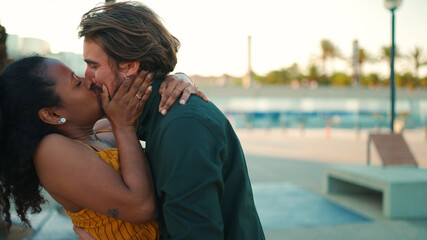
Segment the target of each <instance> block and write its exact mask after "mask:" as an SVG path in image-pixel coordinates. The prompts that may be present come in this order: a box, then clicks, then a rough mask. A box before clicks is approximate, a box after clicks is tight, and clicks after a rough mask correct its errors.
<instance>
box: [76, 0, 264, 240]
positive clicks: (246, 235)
mask: <svg viewBox="0 0 427 240" xmlns="http://www.w3.org/2000/svg"><path fill="white" fill-rule="evenodd" d="M79 36H80V37H84V38H85V39H84V48H83V55H84V59H85V61H86V63H87V69H86V74H85V75H86V77H88V78H94V79H95V81H96V82H97V84H99V85H105V86H106V87H107V89H108V91H109V93H110V96H112V95H114V91H115V89H117V86H119V85H120V82H121V81H123V79H124V78H128V77H132V76H134V75H136V74H137V73H138V72H139V71H142V70H146V71H149V72H151V73H153V76H154V77H153V79H155V81H154V82H153V84H152V87H153V92H156V91H158V90H159V88H160V84H161V82H162V81H163V79H164V78H165V76H166V75H167V74H168V73H169V72H171V71H173V69H174V67H175V65H176V62H177V58H176V52H177V50H178V48H179V41H178V40H177V39H176V38H175V37H174V36H172V35H171V34H170V33H169V32H168V31H167V29H166V28H165V27H164V26H163V24H162V23H161V21H160V20H159V18H158V16H157V15H156V14H155V13H154V12H152V11H151V10H150V9H149V8H147V7H146V6H144V5H142V4H140V3H136V2H130V3H129V2H121V3H116V4H111V5H108V4H107V5H105V6H100V7H95V8H94V9H92V10H91V11H89V12H88V13H86V14H85V15H84V16H83V18H82V21H81V23H80V28H79ZM111 76H114V77H111ZM160 98H161V97H160V96H159V95H157V94H152V95H151V96H150V98H149V100H148V101H147V103H146V105H145V109H144V111H143V112H142V115H141V117H140V120H139V127H138V137H139V138H140V139H141V140H143V141H146V154H147V157H148V159H149V161H150V164H151V168H152V174H153V177H154V184H155V189H156V194H157V198H158V207H159V212H160V216H159V224H160V229H161V236H160V238H161V239H198V240H200V239H203V240H209V239H239V240H240V239H242V240H243V239H245V240H247V239H264V238H265V237H264V233H263V229H262V227H261V223H260V220H259V217H258V213H257V211H256V208H255V204H254V200H253V194H252V189H251V184H250V181H249V177H248V172H247V168H246V162H245V157H244V154H243V151H242V148H241V146H240V142H239V140H238V138H237V136H236V134H235V132H234V130H233V128H232V126H231V125H230V123H229V122H228V120H227V119H226V118H225V116H224V115H223V114H222V113H221V111H220V110H218V108H217V107H216V106H215V105H214V104H212V103H206V102H204V101H203V100H202V99H201V98H191V99H189V100H188V102H187V103H186V105H179V104H174V105H173V106H172V107H171V108H170V110H169V112H168V114H167V115H163V114H162V113H160V112H159V111H158V109H157V106H158V104H159V103H160V101H161V100H160Z"/></svg>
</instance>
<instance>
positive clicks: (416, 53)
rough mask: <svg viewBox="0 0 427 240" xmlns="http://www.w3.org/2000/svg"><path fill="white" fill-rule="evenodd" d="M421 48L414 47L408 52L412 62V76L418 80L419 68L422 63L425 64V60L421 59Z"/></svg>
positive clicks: (426, 63) (426, 61) (426, 62)
mask: <svg viewBox="0 0 427 240" xmlns="http://www.w3.org/2000/svg"><path fill="white" fill-rule="evenodd" d="M422 52H423V50H422V48H421V47H417V46H416V47H415V49H414V50H413V51H411V52H410V58H411V60H412V62H413V64H414V77H415V78H416V79H417V80H418V78H419V69H420V67H421V66H423V65H427V60H423V56H422Z"/></svg>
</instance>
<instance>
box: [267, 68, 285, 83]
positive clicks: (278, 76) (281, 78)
mask: <svg viewBox="0 0 427 240" xmlns="http://www.w3.org/2000/svg"><path fill="white" fill-rule="evenodd" d="M263 80H264V81H263V82H264V83H266V84H289V83H290V81H291V77H290V73H289V71H288V70H287V69H284V68H283V69H281V70H275V71H271V72H269V73H268V74H267V76H266V77H265V78H264V79H263Z"/></svg>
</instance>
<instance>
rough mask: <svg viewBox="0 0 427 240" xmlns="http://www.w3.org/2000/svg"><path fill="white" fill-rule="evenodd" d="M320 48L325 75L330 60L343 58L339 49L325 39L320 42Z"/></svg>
mask: <svg viewBox="0 0 427 240" xmlns="http://www.w3.org/2000/svg"><path fill="white" fill-rule="evenodd" d="M320 47H321V48H322V64H323V73H324V74H325V73H326V62H327V61H328V60H334V59H335V58H337V57H341V55H340V53H339V49H338V48H337V47H335V45H334V44H333V43H332V42H331V41H329V40H327V39H323V40H322V41H321V42H320Z"/></svg>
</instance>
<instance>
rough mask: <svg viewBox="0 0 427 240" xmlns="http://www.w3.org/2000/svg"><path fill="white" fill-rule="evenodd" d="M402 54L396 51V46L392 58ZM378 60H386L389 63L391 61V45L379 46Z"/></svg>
mask: <svg viewBox="0 0 427 240" xmlns="http://www.w3.org/2000/svg"><path fill="white" fill-rule="evenodd" d="M401 56H402V55H401V54H400V52H399V51H398V49H397V47H395V49H394V59H395V60H396V59H398V58H400V57H401ZM380 60H383V61H386V62H387V63H388V64H389V65H390V62H391V46H383V47H382V48H381V54H380Z"/></svg>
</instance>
